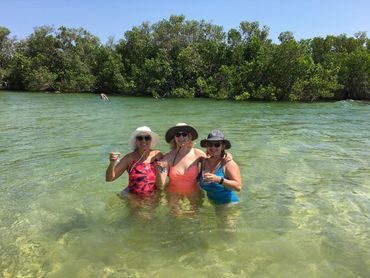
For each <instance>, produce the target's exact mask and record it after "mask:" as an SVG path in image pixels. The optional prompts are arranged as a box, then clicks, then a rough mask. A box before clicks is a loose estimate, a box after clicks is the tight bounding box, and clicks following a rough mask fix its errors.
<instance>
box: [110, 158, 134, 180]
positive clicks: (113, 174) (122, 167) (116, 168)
mask: <svg viewBox="0 0 370 278" xmlns="http://www.w3.org/2000/svg"><path fill="white" fill-rule="evenodd" d="M117 159H118V156H115V155H114V154H112V153H111V154H110V155H109V161H110V163H109V166H108V168H107V170H106V172H105V181H108V182H110V181H114V180H116V179H118V178H119V177H120V176H121V175H122V174H123V173H124V172H125V171H126V170H127V168H128V167H129V165H130V164H129V163H130V161H131V154H127V155H125V156H124V157H123V158H122V160H121V161H120V162H119V163H118V164H117V165H116V161H117Z"/></svg>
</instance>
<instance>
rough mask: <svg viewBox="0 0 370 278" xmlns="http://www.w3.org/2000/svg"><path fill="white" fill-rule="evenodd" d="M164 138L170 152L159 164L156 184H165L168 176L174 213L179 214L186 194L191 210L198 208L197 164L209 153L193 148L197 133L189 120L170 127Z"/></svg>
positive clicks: (170, 203)
mask: <svg viewBox="0 0 370 278" xmlns="http://www.w3.org/2000/svg"><path fill="white" fill-rule="evenodd" d="M165 138H166V142H167V143H169V144H170V148H171V151H170V152H169V153H167V154H166V155H165V156H164V158H163V160H162V161H159V162H158V163H157V185H158V186H161V187H163V186H164V185H165V183H166V178H167V176H168V177H169V183H168V184H167V187H166V191H167V197H168V204H169V206H170V210H171V212H172V213H173V214H178V213H179V204H180V200H181V199H183V198H184V197H186V198H187V199H188V200H189V202H190V206H191V210H192V211H196V209H197V204H198V201H199V197H200V189H199V186H198V181H197V177H198V163H199V161H200V160H201V159H202V158H204V157H205V156H206V155H205V153H204V152H203V151H202V150H199V149H197V148H194V147H193V140H195V139H197V138H198V132H197V131H196V130H195V128H194V127H192V126H190V125H188V124H186V123H178V124H176V126H173V127H171V128H169V129H168V130H167V132H166V136H165Z"/></svg>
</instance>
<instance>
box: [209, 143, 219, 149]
mask: <svg viewBox="0 0 370 278" xmlns="http://www.w3.org/2000/svg"><path fill="white" fill-rule="evenodd" d="M206 146H207V148H212V147H215V148H219V147H221V143H220V142H214V143H213V142H207V144H206Z"/></svg>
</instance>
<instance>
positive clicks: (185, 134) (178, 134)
mask: <svg viewBox="0 0 370 278" xmlns="http://www.w3.org/2000/svg"><path fill="white" fill-rule="evenodd" d="M175 136H176V137H180V136H182V137H186V136H188V133H187V132H182V131H180V132H177V133H176V134H175Z"/></svg>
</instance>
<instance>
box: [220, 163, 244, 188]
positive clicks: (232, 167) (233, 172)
mask: <svg viewBox="0 0 370 278" xmlns="http://www.w3.org/2000/svg"><path fill="white" fill-rule="evenodd" d="M224 167H225V178H224V180H223V182H222V185H223V186H225V187H227V188H229V189H231V190H235V191H240V190H241V189H242V179H241V176H240V169H239V166H238V164H236V163H235V161H234V160H231V161H228V162H227V163H226V164H225V166H224ZM226 177H227V178H226ZM220 181H221V178H219V182H220Z"/></svg>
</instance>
